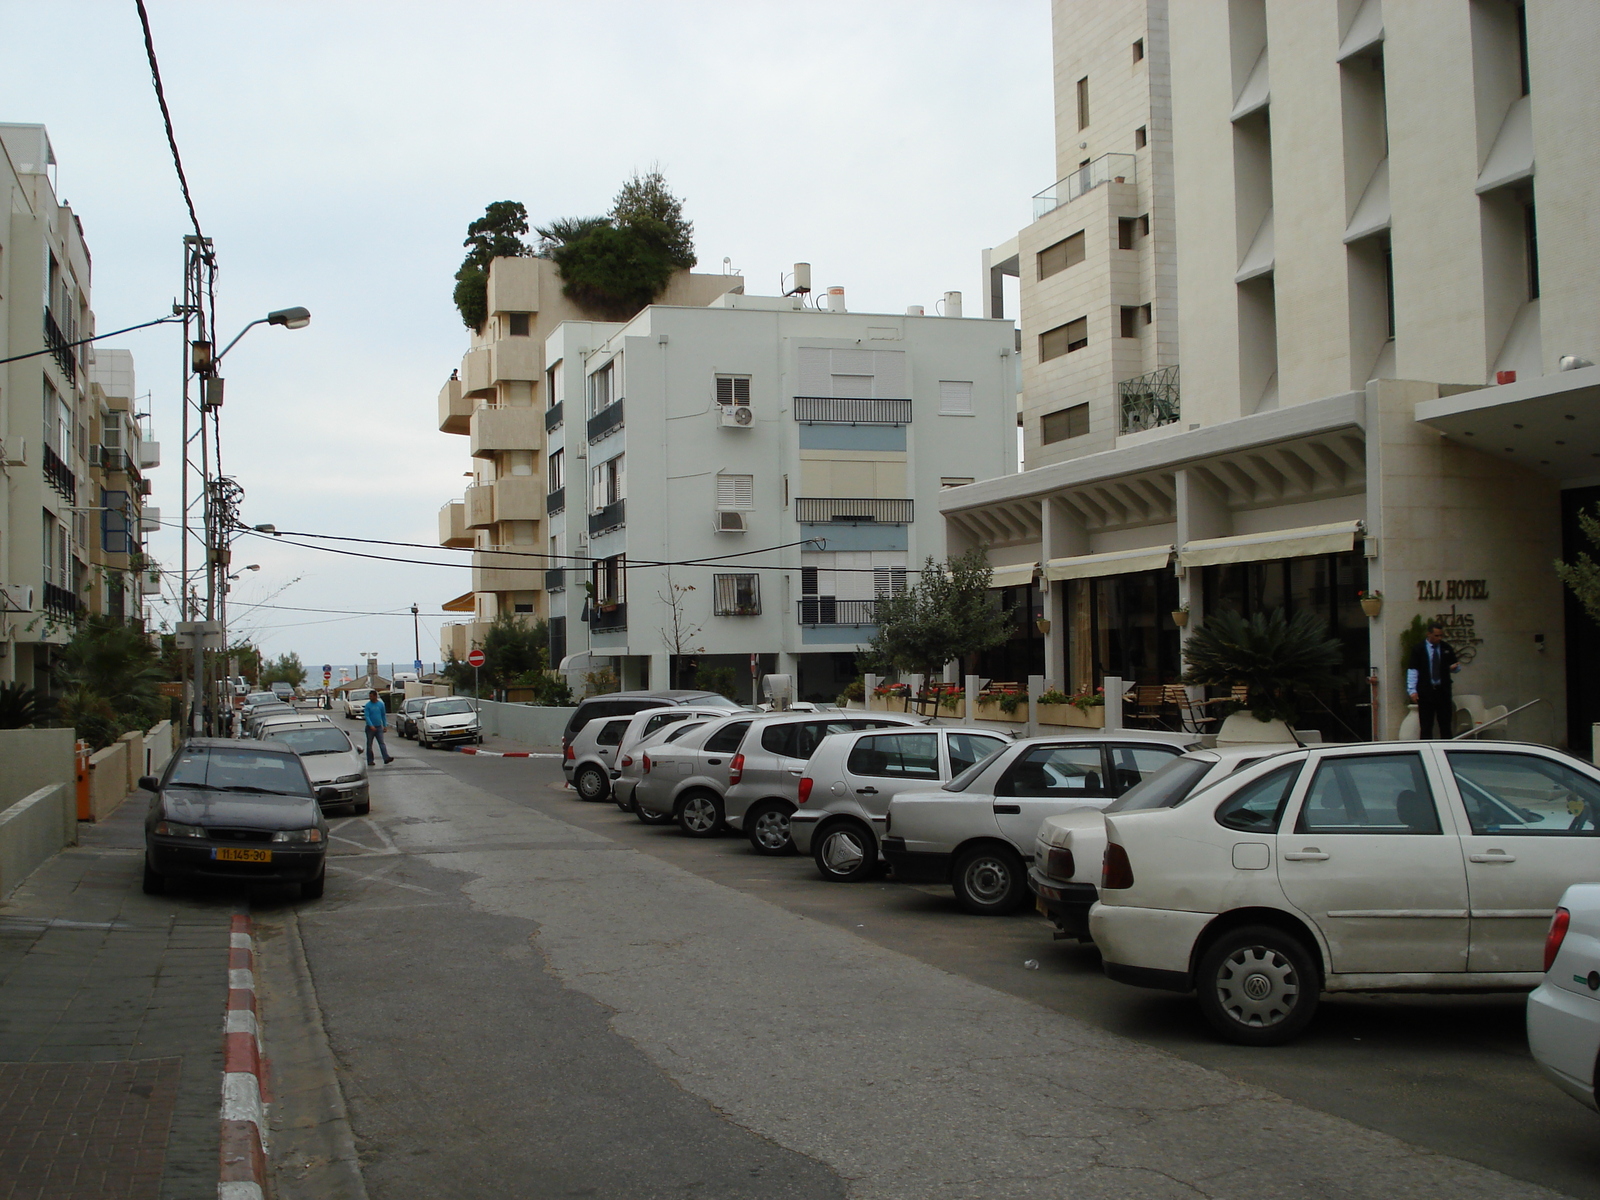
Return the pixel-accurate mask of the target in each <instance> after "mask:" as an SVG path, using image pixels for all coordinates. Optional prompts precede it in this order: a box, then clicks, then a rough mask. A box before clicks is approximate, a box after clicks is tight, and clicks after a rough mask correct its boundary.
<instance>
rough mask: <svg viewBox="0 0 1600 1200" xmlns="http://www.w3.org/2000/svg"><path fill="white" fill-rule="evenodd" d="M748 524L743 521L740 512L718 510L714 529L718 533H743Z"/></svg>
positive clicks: (742, 515)
mask: <svg viewBox="0 0 1600 1200" xmlns="http://www.w3.org/2000/svg"><path fill="white" fill-rule="evenodd" d="M749 528H750V526H749V525H748V524H746V523H745V519H744V514H743V513H742V512H726V511H722V512H718V513H717V524H716V530H717V532H718V533H744V532H745V531H746V530H748V529H749Z"/></svg>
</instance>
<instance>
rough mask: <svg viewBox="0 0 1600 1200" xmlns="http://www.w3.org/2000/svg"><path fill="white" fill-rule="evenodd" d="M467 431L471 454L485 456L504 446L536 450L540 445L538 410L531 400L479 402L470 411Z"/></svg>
mask: <svg viewBox="0 0 1600 1200" xmlns="http://www.w3.org/2000/svg"><path fill="white" fill-rule="evenodd" d="M471 434H472V447H471V453H472V457H474V458H489V457H491V456H492V455H494V454H496V453H498V452H501V451H505V450H537V449H539V448H540V447H541V446H543V445H544V426H543V425H541V424H540V422H539V410H538V409H536V408H534V407H533V406H532V405H531V404H523V405H518V406H515V407H513V406H510V405H503V404H483V405H479V406H478V407H477V408H476V409H474V410H473V413H472V425H471Z"/></svg>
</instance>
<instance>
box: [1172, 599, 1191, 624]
mask: <svg viewBox="0 0 1600 1200" xmlns="http://www.w3.org/2000/svg"><path fill="white" fill-rule="evenodd" d="M1172 623H1173V624H1174V625H1176V626H1177V627H1178V628H1179V629H1182V628H1183V627H1184V626H1185V625H1187V624H1188V623H1189V606H1188V605H1187V604H1180V605H1178V607H1177V608H1175V609H1173V610H1172Z"/></svg>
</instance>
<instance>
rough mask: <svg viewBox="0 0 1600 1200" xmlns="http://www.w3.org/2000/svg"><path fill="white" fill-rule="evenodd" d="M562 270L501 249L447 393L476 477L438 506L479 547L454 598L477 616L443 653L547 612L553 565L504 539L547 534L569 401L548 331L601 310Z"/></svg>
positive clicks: (715, 286) (446, 418)
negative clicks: (531, 563) (556, 393)
mask: <svg viewBox="0 0 1600 1200" xmlns="http://www.w3.org/2000/svg"><path fill="white" fill-rule="evenodd" d="M743 284H744V281H743V280H742V279H741V278H740V277H739V276H737V275H700V274H693V273H691V272H688V271H680V272H678V273H676V274H675V275H674V276H673V277H672V279H671V280H670V281H669V282H668V285H667V288H666V291H665V292H664V293H663V295H662V299H663V301H664V302H666V303H671V304H687V305H696V304H705V303H707V302H709V301H711V300H713V299H714V298H716V297H717V296H720V295H722V294H723V293H724V292H727V291H730V290H735V291H736V290H739V289H740V288H742V287H743ZM561 289H562V280H561V273H560V272H559V271H558V270H557V269H556V266H555V264H554V263H553V262H551V261H549V260H548V259H542V258H497V259H495V260H494V261H493V262H492V263H491V264H490V268H489V306H488V307H489V318H488V321H487V322H486V323H485V325H484V327H483V329H482V330H480V331H478V332H476V333H474V334H472V335H471V345H470V347H469V349H468V350H467V353H466V354H465V355H464V356H463V357H462V359H461V366H460V367H459V368H458V369H457V370H455V371H452V372H451V374H450V378H449V379H448V380H447V381H446V382H445V385H444V387H443V388H442V389H441V390H440V392H439V430H440V432H442V433H453V434H461V435H463V436H465V437H466V438H467V439H468V441H469V447H470V453H471V458H470V460H469V461H470V463H471V471H470V475H471V483H470V484H468V486H467V488H466V492H465V495H464V497H463V498H462V499H460V500H451V501H448V502H447V503H446V504H445V505H444V506H443V507H442V508H441V509H440V510H439V544H440V545H442V546H454V547H463V548H465V547H472V548H473V549H474V551H475V553H474V554H473V555H472V574H471V585H472V586H471V590H470V591H467V592H465V593H463V594H461V595H459V596H457V597H456V598H455V599H453V600H450V601H448V602H447V603H446V604H445V606H444V607H445V610H446V611H450V612H460V613H463V614H470V619H468V620H465V621H461V622H458V623H455V624H448V625H446V626H444V628H443V630H442V631H441V633H440V647H439V650H440V655H441V657H443V658H449V657H450V656H451V655H452V654H454V655H455V656H456V657H457V658H465V657H466V655H467V652H468V651H469V650H470V649H472V648H473V647H474V646H478V645H481V644H482V642H483V635H484V633H485V632H486V631H487V629H488V626H489V623H490V622H492V621H493V620H494V619H495V617H496V616H497V615H499V614H500V613H526V614H528V615H529V618H530V619H533V620H537V619H540V618H543V617H545V616H547V615H548V604H547V602H546V597H545V587H544V572H543V571H542V570H540V571H537V572H525V573H508V572H506V571H503V570H501V569H500V568H499V567H498V565H497V563H498V558H497V551H498V550H499V548H500V547H508V548H509V547H527V548H537V547H538V546H541V545H543V544H544V542H545V541H546V538H547V533H546V518H547V514H546V510H545V496H546V494H547V492H548V491H549V490H550V488H549V486H548V480H547V479H546V478H545V477H544V465H545V463H546V461H547V459H548V455H547V453H546V451H545V441H546V437H547V430H548V429H549V428H553V427H554V423H555V420H556V419H559V415H560V412H561V408H560V405H559V403H557V404H556V405H555V406H554V411H553V415H552V405H551V404H549V403H548V402H547V397H546V395H545V387H546V371H545V364H544V344H545V339H546V338H547V337H549V336H550V334H551V333H553V332H554V331H555V329H556V328H557V327H558V326H559V325H560V324H561V322H563V321H568V320H584V319H587V318H588V317H590V316H592V315H593V314H591V313H588V312H586V311H585V310H584V309H583V308H582V307H580V306H579V305H577V304H574V303H573V302H572V301H571V300H569V299H567V298H566V297H565V296H563V295H562V291H561Z"/></svg>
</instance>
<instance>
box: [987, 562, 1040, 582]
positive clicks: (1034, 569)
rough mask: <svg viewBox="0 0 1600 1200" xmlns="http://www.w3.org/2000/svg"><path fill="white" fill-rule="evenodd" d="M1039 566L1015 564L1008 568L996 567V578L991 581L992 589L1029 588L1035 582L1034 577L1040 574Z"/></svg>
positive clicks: (1034, 564)
mask: <svg viewBox="0 0 1600 1200" xmlns="http://www.w3.org/2000/svg"><path fill="white" fill-rule="evenodd" d="M1038 570H1039V564H1038V563H1036V562H1030V563H1013V564H1012V565H1010V566H1007V567H995V568H994V578H992V579H990V580H989V586H990V587H992V588H1003V587H1027V586H1028V585H1029V584H1030V583H1032V582H1033V577H1034V575H1035V574H1037V573H1038Z"/></svg>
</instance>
